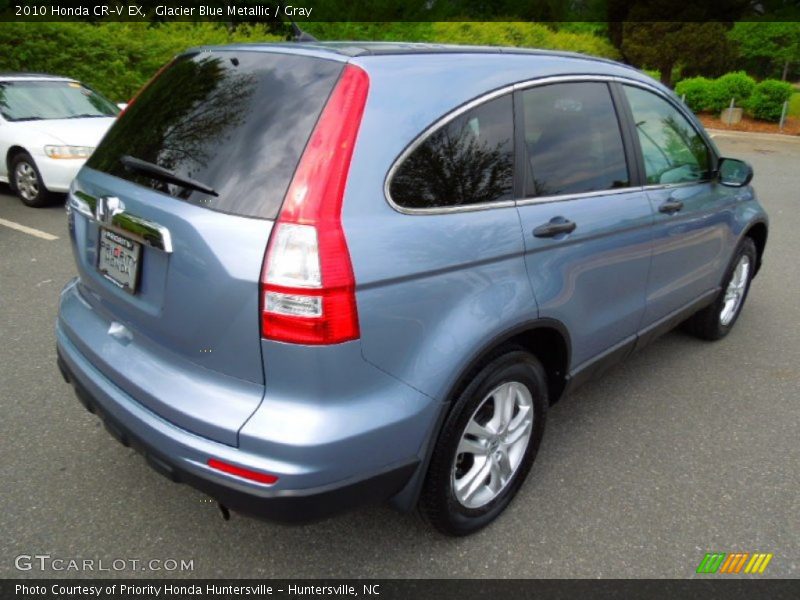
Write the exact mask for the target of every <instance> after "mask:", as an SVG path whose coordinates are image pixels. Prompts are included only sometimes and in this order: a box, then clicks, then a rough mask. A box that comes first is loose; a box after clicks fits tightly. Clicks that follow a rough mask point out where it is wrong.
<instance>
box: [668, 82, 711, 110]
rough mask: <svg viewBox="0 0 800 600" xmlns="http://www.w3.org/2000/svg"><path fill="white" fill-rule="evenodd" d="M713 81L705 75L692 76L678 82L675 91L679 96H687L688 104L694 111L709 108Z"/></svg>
mask: <svg viewBox="0 0 800 600" xmlns="http://www.w3.org/2000/svg"><path fill="white" fill-rule="evenodd" d="M713 83H714V82H713V81H711V80H710V79H706V78H705V77H690V78H689V79H684V80H682V81H679V82H678V84H677V85H676V86H675V93H676V94H677V95H678V96H686V98H685V102H686V106H688V107H689V108H690V109H692V111H694V112H700V111H703V110H708V104H709V94H710V92H711V86H712V84H713Z"/></svg>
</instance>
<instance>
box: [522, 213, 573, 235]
mask: <svg viewBox="0 0 800 600" xmlns="http://www.w3.org/2000/svg"><path fill="white" fill-rule="evenodd" d="M576 227H577V225H576V224H575V222H574V221H570V220H569V219H565V218H564V217H556V218H555V219H552V220H551V221H550V222H549V223H545V224H544V225H539V227H537V228H536V229H534V230H533V235H534V236H535V237H538V238H546V237H554V236H557V235H559V234H561V233H572V232H573V231H575V228H576Z"/></svg>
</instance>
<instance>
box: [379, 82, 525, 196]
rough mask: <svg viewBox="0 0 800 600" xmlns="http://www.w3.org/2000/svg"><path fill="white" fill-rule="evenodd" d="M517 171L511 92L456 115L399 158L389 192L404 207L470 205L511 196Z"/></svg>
mask: <svg viewBox="0 0 800 600" xmlns="http://www.w3.org/2000/svg"><path fill="white" fill-rule="evenodd" d="M513 175H514V114H513V103H512V99H511V94H506V95H504V96H501V97H499V98H495V99H493V100H488V101H486V102H484V103H483V104H480V105H478V106H476V107H474V108H471V109H469V110H467V111H466V112H464V113H462V114H460V115H458V116H456V117H455V118H454V119H452V120H451V121H449V122H447V123H446V124H444V125H442V126H441V127H439V128H438V129H436V130H435V131H433V132H432V133H430V134H428V135H427V137H425V138H424V139H422V140H421V141H420V142H419V143H418V144H417V145H416V146H415V147H413V149H412V150H411V151H410V152H409V153H408V155H407V156H405V157H404V158H402V159H401V162H400V163H399V164H398V166H397V168H396V170H395V172H394V174H393V176H392V178H391V180H390V182H389V195H390V196H391V199H392V201H393V202H394V203H395V204H397V205H398V206H400V207H403V208H411V209H420V208H428V209H431V208H434V209H435V208H450V207H468V206H472V205H476V204H485V203H490V202H498V201H502V200H510V199H511V198H512V195H513Z"/></svg>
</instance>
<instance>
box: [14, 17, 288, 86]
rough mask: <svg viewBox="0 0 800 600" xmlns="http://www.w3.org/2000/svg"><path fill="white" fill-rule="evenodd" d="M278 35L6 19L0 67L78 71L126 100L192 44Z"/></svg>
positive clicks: (209, 26)
mask: <svg viewBox="0 0 800 600" xmlns="http://www.w3.org/2000/svg"><path fill="white" fill-rule="evenodd" d="M278 39H280V38H279V37H278V36H275V35H270V34H268V33H266V31H265V30H264V29H263V28H262V27H259V26H240V27H238V28H237V29H236V30H234V31H230V30H228V29H226V28H225V27H220V26H219V25H217V24H214V23H169V24H147V23H103V24H89V23H3V25H2V27H0V48H2V49H3V51H2V52H0V72H2V71H33V72H42V73H53V74H57V75H65V76H68V77H74V78H75V79H78V80H79V81H82V82H84V83H86V84H88V85H90V86H92V87H94V88H95V89H97V90H99V91H100V92H101V93H103V94H105V95H106V96H108V97H109V98H110V99H111V100H114V101H115V102H124V101H126V100H128V99H130V98H131V96H133V94H134V93H135V92H136V90H138V89H139V87H141V85H142V84H143V83H145V82H146V81H147V80H148V79H149V78H150V77H151V76H152V75H153V73H155V72H156V71H157V70H158V68H159V67H160V66H161V65H163V64H164V63H165V62H167V61H168V60H170V59H171V58H172V57H173V56H175V55H176V54H178V53H179V52H182V51H183V50H186V49H187V48H191V47H192V46H201V45H205V44H227V43H230V42H256V41H275V40H278Z"/></svg>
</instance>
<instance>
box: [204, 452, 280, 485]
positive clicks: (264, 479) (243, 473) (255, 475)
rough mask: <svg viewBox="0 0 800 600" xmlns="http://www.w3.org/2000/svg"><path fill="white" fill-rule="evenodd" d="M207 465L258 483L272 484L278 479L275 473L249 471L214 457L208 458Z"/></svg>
mask: <svg viewBox="0 0 800 600" xmlns="http://www.w3.org/2000/svg"><path fill="white" fill-rule="evenodd" d="M208 466H209V467H211V468H212V469H216V470H217V471H223V472H224V473H229V474H231V475H236V476H237V477H243V478H245V479H250V480H251V481H257V482H258V483H266V484H273V483H275V482H276V481H278V478H277V477H276V476H275V475H270V474H269V473H260V472H258V471H251V470H250V469H244V468H242V467H237V466H236V465H231V464H228V463H226V462H222V461H221V460H217V459H216V458H209V459H208Z"/></svg>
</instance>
